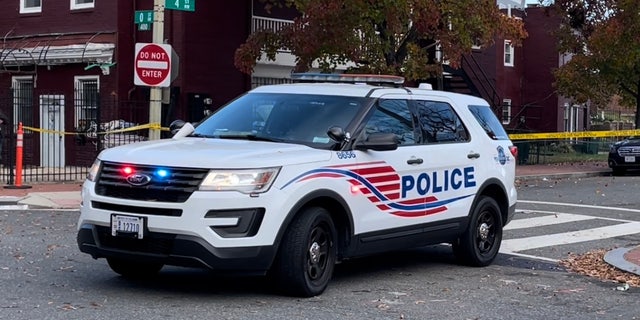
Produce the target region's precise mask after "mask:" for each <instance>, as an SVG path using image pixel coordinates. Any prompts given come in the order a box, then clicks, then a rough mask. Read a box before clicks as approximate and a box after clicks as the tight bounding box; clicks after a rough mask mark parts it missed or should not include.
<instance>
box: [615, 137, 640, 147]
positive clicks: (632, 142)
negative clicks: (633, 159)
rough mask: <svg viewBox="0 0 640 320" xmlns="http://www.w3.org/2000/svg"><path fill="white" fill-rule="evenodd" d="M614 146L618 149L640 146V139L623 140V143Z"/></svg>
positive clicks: (619, 142) (618, 142)
mask: <svg viewBox="0 0 640 320" xmlns="http://www.w3.org/2000/svg"><path fill="white" fill-rule="evenodd" d="M614 145H615V146H616V147H623V146H640V139H638V138H629V139H624V140H621V141H617V142H616V143H614Z"/></svg>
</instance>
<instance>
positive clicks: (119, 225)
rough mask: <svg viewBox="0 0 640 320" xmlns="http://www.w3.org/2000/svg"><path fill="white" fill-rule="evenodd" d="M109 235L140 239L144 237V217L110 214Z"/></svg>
mask: <svg viewBox="0 0 640 320" xmlns="http://www.w3.org/2000/svg"><path fill="white" fill-rule="evenodd" d="M111 235H112V236H114V237H115V236H129V237H134V238H138V239H142V238H143V237H144V218H142V217H135V216H123V215H118V214H112V215H111Z"/></svg>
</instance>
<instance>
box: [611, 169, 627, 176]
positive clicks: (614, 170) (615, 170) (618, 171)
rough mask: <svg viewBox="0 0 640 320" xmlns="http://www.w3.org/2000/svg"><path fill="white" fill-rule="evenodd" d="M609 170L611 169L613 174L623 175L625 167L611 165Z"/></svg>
mask: <svg viewBox="0 0 640 320" xmlns="http://www.w3.org/2000/svg"><path fill="white" fill-rule="evenodd" d="M611 170H612V171H613V175H614V176H624V174H625V172H626V171H627V170H626V169H625V168H620V167H613V168H612V169H611Z"/></svg>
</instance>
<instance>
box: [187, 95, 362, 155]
mask: <svg viewBox="0 0 640 320" xmlns="http://www.w3.org/2000/svg"><path fill="white" fill-rule="evenodd" d="M369 101H370V99H369V98H359V97H347V96H331V95H310V94H284V93H249V94H246V95H244V96H241V97H240V98H238V99H236V100H234V101H233V102H231V103H230V104H228V105H226V106H224V107H222V108H221V109H219V110H218V111H216V112H215V113H214V114H213V115H211V116H210V117H208V118H207V119H205V120H204V121H203V122H202V123H200V124H199V125H198V126H197V127H196V130H195V134H197V135H201V136H207V137H213V138H230V137H233V138H236V139H237V138H242V137H243V136H247V138H249V137H252V138H256V137H259V138H261V139H271V140H274V141H281V142H291V143H303V144H312V146H313V147H318V148H324V147H326V146H322V145H323V144H324V145H330V144H332V142H331V140H330V138H329V136H328V135H327V131H328V129H329V128H330V127H332V126H339V127H342V128H346V127H347V126H348V125H349V124H350V123H351V122H352V121H353V118H354V117H355V115H356V114H357V113H358V112H359V111H360V110H361V109H362V107H363V106H364V105H366V104H369V103H370V102H369Z"/></svg>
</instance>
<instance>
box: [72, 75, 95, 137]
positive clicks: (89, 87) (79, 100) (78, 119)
mask: <svg viewBox="0 0 640 320" xmlns="http://www.w3.org/2000/svg"><path fill="white" fill-rule="evenodd" d="M74 80H75V84H74V125H75V128H76V130H77V131H89V130H90V129H92V126H93V127H95V128H96V130H97V125H98V96H99V94H98V93H99V88H100V84H99V81H98V77H94V76H77V77H75V79H74Z"/></svg>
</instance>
